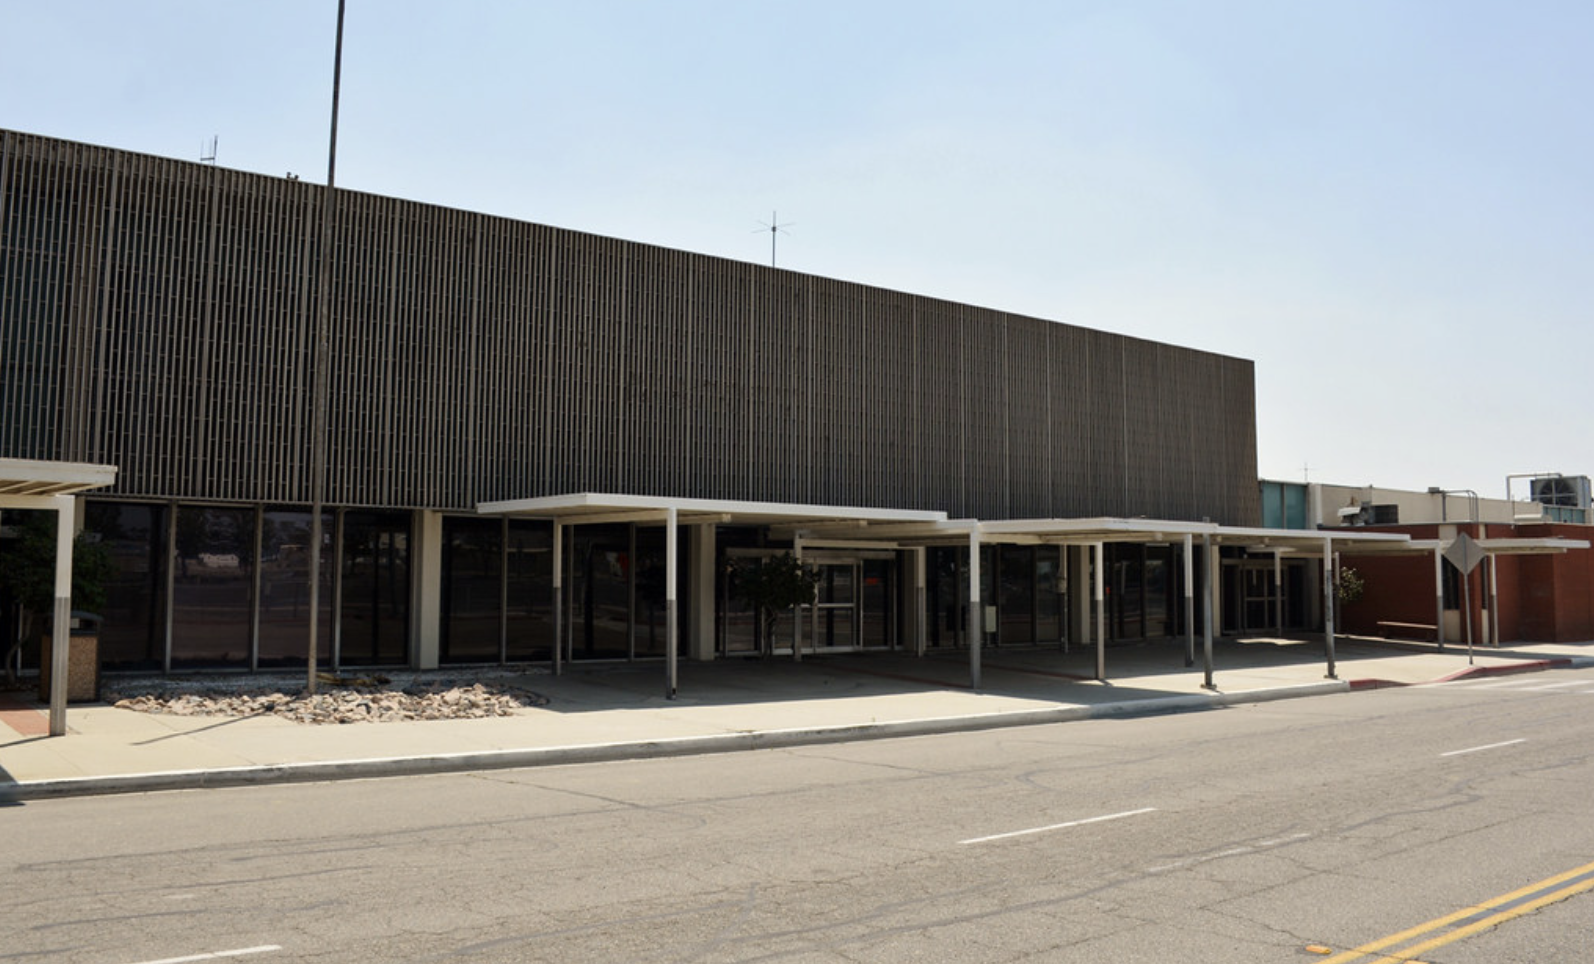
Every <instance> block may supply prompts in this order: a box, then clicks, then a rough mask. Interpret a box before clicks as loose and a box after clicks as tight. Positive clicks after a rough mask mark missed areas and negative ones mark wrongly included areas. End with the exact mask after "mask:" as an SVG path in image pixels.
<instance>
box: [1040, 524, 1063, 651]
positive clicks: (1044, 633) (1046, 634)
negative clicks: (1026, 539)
mask: <svg viewBox="0 0 1594 964" xmlns="http://www.w3.org/2000/svg"><path fill="white" fill-rule="evenodd" d="M1062 553H1063V550H1062V548H1061V547H1057V546H1042V547H1040V548H1038V549H1036V550H1035V641H1036V642H1038V643H1052V642H1056V641H1057V640H1059V639H1061V638H1062V636H1063V618H1062V602H1063V596H1062V589H1063V586H1062V583H1061V582H1060V581H1059V580H1060V573H1061V568H1060V567H1061V565H1062Z"/></svg>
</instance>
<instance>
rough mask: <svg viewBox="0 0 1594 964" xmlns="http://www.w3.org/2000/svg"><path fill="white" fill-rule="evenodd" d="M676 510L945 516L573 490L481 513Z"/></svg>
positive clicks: (813, 516)
mask: <svg viewBox="0 0 1594 964" xmlns="http://www.w3.org/2000/svg"><path fill="white" fill-rule="evenodd" d="M668 509H675V510H676V511H677V512H678V513H680V514H683V515H684V514H693V515H700V516H721V517H726V518H727V519H746V520H748V521H758V520H768V521H771V522H773V521H777V520H779V521H790V522H800V521H802V520H805V519H807V520H819V521H823V522H840V521H864V522H938V521H942V520H945V519H946V513H945V512H928V511H924V510H920V509H884V508H873V507H866V506H834V505H809V504H805V503H797V502H748V501H743V500H736V499H724V500H722V499H696V498H676V497H672V496H658V495H626V494H617V493H604V492H573V493H569V494H565V495H553V496H544V497H542V498H536V499H514V500H510V501H505V502H482V503H478V504H477V506H476V511H477V512H478V513H480V514H482V515H506V514H507V515H524V516H533V517H542V518H550V519H552V518H563V517H567V516H568V517H572V519H573V520H579V519H580V517H581V516H582V515H583V514H584V513H596V512H604V511H608V512H615V511H625V510H644V511H646V510H652V511H656V512H663V511H665V510H668Z"/></svg>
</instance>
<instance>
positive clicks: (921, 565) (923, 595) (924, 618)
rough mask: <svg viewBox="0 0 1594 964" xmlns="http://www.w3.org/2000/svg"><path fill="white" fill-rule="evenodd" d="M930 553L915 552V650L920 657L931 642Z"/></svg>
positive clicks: (925, 550)
mask: <svg viewBox="0 0 1594 964" xmlns="http://www.w3.org/2000/svg"><path fill="white" fill-rule="evenodd" d="M929 553H930V550H928V549H925V548H923V547H920V548H918V549H915V550H913V596H914V600H915V602H914V605H915V606H916V607H917V608H916V609H915V610H914V611H915V612H916V613H918V615H917V616H916V617H915V619H914V634H913V635H914V637H915V638H914V641H913V649H914V652H915V654H916V655H918V656H923V655H924V651H925V649H926V647H928V646H929V642H930V632H929V631H930V613H929V610H928V609H927V608H926V607H927V606H929V604H930V602H929V589H928V588H927V585H926V583H927V579H926V573H927V571H928V569H929V563H928V561H927V560H926V558H925V557H926V556H928V555H929Z"/></svg>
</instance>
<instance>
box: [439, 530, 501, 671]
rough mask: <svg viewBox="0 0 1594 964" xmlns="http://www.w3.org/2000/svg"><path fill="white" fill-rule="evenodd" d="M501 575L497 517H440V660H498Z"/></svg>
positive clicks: (485, 661)
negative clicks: (441, 562) (441, 547)
mask: <svg viewBox="0 0 1594 964" xmlns="http://www.w3.org/2000/svg"><path fill="white" fill-rule="evenodd" d="M502 576H503V521H502V520H501V519H496V518H494V519H460V518H449V519H444V520H443V600H442V602H443V635H442V640H441V648H440V651H439V658H440V659H441V660H442V661H443V662H448V663H487V662H497V661H498V657H499V646H498V630H499V620H498V615H499V612H500V611H501V610H502V608H503V606H502V602H503V600H502V599H501V596H500V594H501V591H502Z"/></svg>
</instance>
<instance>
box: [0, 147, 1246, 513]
mask: <svg viewBox="0 0 1594 964" xmlns="http://www.w3.org/2000/svg"><path fill="white" fill-rule="evenodd" d="M324 197H325V192H324V190H323V189H321V188H320V187H318V186H314V185H309V184H304V183H300V182H297V181H292V180H285V179H279V178H271V177H264V176H260V175H253V174H245V173H241V172H236V171H229V170H225V169H220V168H215V167H209V166H204V165H199V164H191V163H185V162H178V161H171V160H165V159H160V158H153V157H147V156H142V155H137V154H129V153H123V152H118V151H113V150H108V149H103V148H96V147H89V146H85V145H79V144H72V143H67V142H62V141H55V140H50V139H46V138H39V137H33V136H29V135H23V134H16V133H10V132H0V322H3V325H0V353H3V354H0V374H3V377H4V383H3V384H0V454H4V455H8V456H16V457H28V458H61V459H74V460H87V461H95V462H109V463H113V464H116V465H118V466H120V468H121V473H120V476H119V479H118V483H117V486H116V490H115V491H116V492H117V493H119V494H122V495H126V496H137V497H154V498H174V499H186V500H199V501H228V502H247V503H267V502H269V503H273V504H304V503H306V502H308V496H309V490H310V486H309V480H308V479H307V478H306V471H307V466H308V464H309V460H308V455H307V453H306V451H305V447H306V445H307V444H308V441H309V439H310V438H311V437H312V432H311V426H310V424H309V421H308V420H309V418H310V404H309V396H308V393H309V391H310V386H311V385H312V379H311V372H310V365H311V361H312V352H311V345H312V339H311V332H312V331H313V329H314V323H315V315H314V312H315V311H316V309H317V305H318V298H319V296H320V293H319V292H318V291H317V283H316V266H317V262H318V258H319V256H320V252H319V251H318V250H317V247H318V239H319V234H318V232H317V230H316V226H317V225H318V224H319V217H320V209H319V205H320V204H321V203H322V202H323V200H324ZM335 204H336V208H335V215H336V221H337V231H336V236H335V247H334V250H333V252H332V255H333V272H332V278H333V280H332V284H333V287H332V290H331V292H330V306H331V311H330V320H331V324H332V340H331V345H332V358H333V361H332V366H333V368H332V371H331V373H330V375H331V386H332V388H331V405H330V408H329V411H328V426H327V427H328V433H327V438H328V445H329V452H328V468H327V473H328V475H327V479H326V482H327V489H326V491H327V499H328V501H329V502H332V503H334V504H340V505H347V506H381V507H402V508H433V509H449V510H462V511H469V510H472V509H473V508H474V506H475V505H476V503H477V502H480V501H486V500H495V499H512V498H523V497H531V496H538V495H548V494H555V493H560V492H569V491H580V490H592V491H615V492H636V493H647V494H665V495H679V496H695V497H706V498H733V499H762V500H774V501H799V502H814V503H832V504H849V505H875V506H897V507H912V508H929V509H943V510H946V511H947V512H949V513H951V514H953V515H954V516H976V517H980V518H992V519H994V518H1004V517H1035V516H1082V515H1150V516H1162V517H1173V518H1210V519H1212V520H1214V521H1219V522H1226V523H1231V524H1255V523H1256V522H1257V521H1258V520H1257V514H1258V505H1257V490H1256V484H1255V483H1256V472H1255V462H1256V456H1255V399H1254V375H1253V370H1252V365H1251V363H1250V362H1248V361H1245V360H1242V359H1236V358H1229V357H1224V356H1219V355H1213V354H1210V353H1205V352H1200V351H1195V350H1191V349H1186V348H1177V347H1173V346H1169V345H1162V344H1157V343H1152V342H1146V341H1142V340H1137V339H1131V338H1125V337H1122V336H1117V335H1112V334H1107V333H1103V332H1098V331H1092V330H1089V329H1084V328H1078V327H1074V326H1070V325H1062V324H1057V323H1053V322H1048V321H1044V320H1041V319H1036V318H1028V317H1022V316H1017V315H1010V314H1006V313H1003V312H999V311H992V310H988V309H983V308H976V307H971V306H967V305H958V304H953V303H949V302H945V301H940V300H937V299H932V298H925V297H920V296H915V295H910V294H904V293H900V292H894V291H888V290H883V289H879V288H871V287H868V286H864V285H858V284H852V283H847V282H841V281H834V280H830V279H825V278H817V277H811V276H806V275H801V274H797V273H794V272H789V271H780V270H774V269H771V268H768V267H764V266H762V265H757V264H751V263H742V262H736V261H729V260H725V259H720V258H712V257H707V256H703V255H697V254H690V253H686V252H681V251H672V250H668V249H662V248H657V247H653V246H649V245H642V244H634V243H630V242H625V241H619V240H614V239H610V238H602V237H596V236H593V235H587V234H582V233H580V232H575V231H568V230H562V229H557V228H551V227H546V226H542V225H536V224H528V223H523V222H516V221H511V220H507V219H503V218H495V217H491V216H487V215H482V214H476V213H469V212H462V211H455V210H448V209H443V208H437V207H433V206H428V205H423V204H416V203H412V202H407V201H400V200H396V199H392V198H383V197H375V196H370V195H362V194H358V193H352V192H339V193H338V195H337V197H336V200H335Z"/></svg>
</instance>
